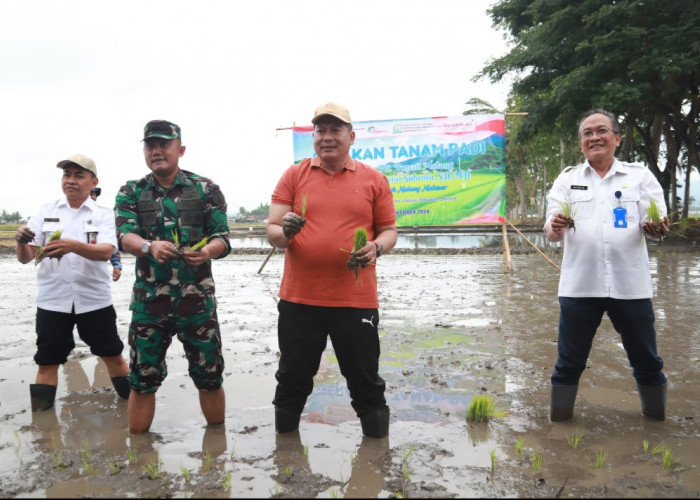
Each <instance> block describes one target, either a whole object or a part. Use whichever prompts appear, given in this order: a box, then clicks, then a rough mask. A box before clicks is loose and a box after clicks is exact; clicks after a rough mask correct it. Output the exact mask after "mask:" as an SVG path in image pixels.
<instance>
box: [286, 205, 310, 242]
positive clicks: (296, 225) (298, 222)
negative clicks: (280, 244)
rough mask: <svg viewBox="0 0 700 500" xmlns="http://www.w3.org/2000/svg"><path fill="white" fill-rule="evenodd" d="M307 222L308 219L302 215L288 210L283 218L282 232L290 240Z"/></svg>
mask: <svg viewBox="0 0 700 500" xmlns="http://www.w3.org/2000/svg"><path fill="white" fill-rule="evenodd" d="M304 224H306V219H305V218H304V217H301V216H299V215H297V214H295V213H294V212H287V213H286V214H285V215H284V217H283V218H282V232H283V233H284V237H285V238H287V239H288V240H291V239H292V238H294V235H296V234H297V233H298V232H299V231H301V228H302V227H304Z"/></svg>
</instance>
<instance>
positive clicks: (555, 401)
mask: <svg viewBox="0 0 700 500" xmlns="http://www.w3.org/2000/svg"><path fill="white" fill-rule="evenodd" d="M577 391H578V384H576V385H553V386H552V392H551V394H550V402H549V420H551V421H552V422H563V421H565V420H569V419H571V418H572V417H573V416H574V403H576V392H577Z"/></svg>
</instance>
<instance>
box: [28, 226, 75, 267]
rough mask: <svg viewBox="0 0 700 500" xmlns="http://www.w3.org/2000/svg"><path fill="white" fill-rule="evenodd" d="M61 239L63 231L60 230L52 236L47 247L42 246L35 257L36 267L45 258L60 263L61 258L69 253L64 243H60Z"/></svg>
mask: <svg viewBox="0 0 700 500" xmlns="http://www.w3.org/2000/svg"><path fill="white" fill-rule="evenodd" d="M60 239H61V230H60V229H58V230H56V231H54V232H53V233H52V234H51V236H50V237H49V241H48V243H47V244H46V246H45V247H44V246H40V247H38V248H37V250H36V255H35V256H34V265H38V264H39V262H41V261H42V260H44V258H45V257H49V258H50V259H52V258H56V259H58V260H59V261H60V260H61V257H63V256H64V255H65V254H67V253H69V252H70V249H67V248H66V245H65V244H64V242H60V243H58V242H59V241H60Z"/></svg>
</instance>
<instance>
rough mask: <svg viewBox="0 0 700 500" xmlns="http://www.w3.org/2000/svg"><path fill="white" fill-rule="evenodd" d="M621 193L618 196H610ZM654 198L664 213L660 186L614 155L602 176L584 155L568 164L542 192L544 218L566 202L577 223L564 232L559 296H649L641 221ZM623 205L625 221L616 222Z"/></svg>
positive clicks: (635, 165)
mask: <svg viewBox="0 0 700 500" xmlns="http://www.w3.org/2000/svg"><path fill="white" fill-rule="evenodd" d="M616 192H619V193H620V196H619V198H618V197H616V196H615V194H616ZM652 199H653V200H654V201H655V202H656V204H657V206H658V208H659V212H660V213H661V216H662V217H663V216H665V215H666V203H665V202H664V197H663V190H662V188H661V185H660V184H659V182H658V181H657V180H656V177H654V175H653V174H652V173H651V172H650V171H649V169H648V168H646V167H645V166H644V165H641V164H638V163H627V162H623V161H619V160H615V161H614V163H613V164H612V167H611V168H610V170H609V171H608V173H607V174H606V175H605V177H604V178H602V179H601V177H600V176H599V175H598V173H597V172H596V171H595V170H594V169H593V167H591V166H590V164H589V163H588V162H587V161H586V162H585V163H582V164H580V165H576V166H575V167H567V168H566V169H564V171H562V173H561V174H559V177H557V178H556V180H555V181H554V184H553V185H552V189H551V190H550V191H549V193H548V194H547V214H546V218H547V222H546V224H549V222H550V220H551V219H552V217H553V215H554V214H555V213H556V212H559V213H562V209H561V208H560V207H561V204H562V203H566V202H569V203H571V207H572V214H573V219H574V222H575V225H576V228H575V229H573V228H571V229H568V230H567V231H566V234H565V236H564V240H563V248H564V255H563V259H562V265H561V275H560V277H559V296H560V297H611V298H615V299H641V298H651V297H652V296H653V286H652V280H651V271H650V268H649V256H648V253H647V247H646V239H645V238H644V236H643V233H642V224H643V223H644V222H646V209H647V207H648V206H649V204H650V200H652ZM618 206H621V207H624V208H625V209H626V211H627V213H626V220H627V227H624V228H623V227H618V226H616V225H615V217H614V215H613V209H614V208H615V207H618Z"/></svg>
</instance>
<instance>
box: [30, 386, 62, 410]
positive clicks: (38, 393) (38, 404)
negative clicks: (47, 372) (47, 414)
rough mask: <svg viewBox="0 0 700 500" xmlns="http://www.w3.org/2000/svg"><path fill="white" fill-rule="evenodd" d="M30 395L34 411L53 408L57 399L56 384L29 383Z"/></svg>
mask: <svg viewBox="0 0 700 500" xmlns="http://www.w3.org/2000/svg"><path fill="white" fill-rule="evenodd" d="M29 396H30V397H31V400H32V411H33V412H37V411H44V410H48V409H49V408H53V402H54V399H56V386H55V385H49V384H29Z"/></svg>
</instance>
